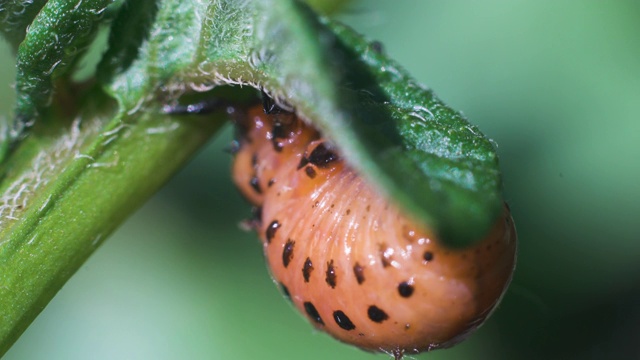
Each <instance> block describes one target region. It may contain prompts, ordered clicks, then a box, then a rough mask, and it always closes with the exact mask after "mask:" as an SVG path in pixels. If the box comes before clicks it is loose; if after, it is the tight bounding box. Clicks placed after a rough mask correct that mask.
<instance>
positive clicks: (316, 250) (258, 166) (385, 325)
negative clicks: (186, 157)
mask: <svg viewBox="0 0 640 360" xmlns="http://www.w3.org/2000/svg"><path fill="white" fill-rule="evenodd" d="M283 116H284V118H285V119H284V121H286V129H287V131H286V132H285V133H286V139H284V140H283V141H282V142H281V144H282V146H275V145H274V143H273V139H274V129H276V130H275V132H277V131H280V130H279V129H278V128H279V127H282V126H283V125H282V124H281V122H283V120H282V119H283ZM241 122H242V125H243V126H244V128H245V131H244V134H243V136H242V138H241V139H240V141H241V148H240V151H239V153H238V154H237V157H236V161H235V164H234V169H233V172H234V179H235V181H236V184H237V185H238V187H239V188H240V190H241V192H242V193H243V194H245V195H246V196H247V198H248V199H250V201H252V202H253V204H254V205H256V206H261V207H262V212H261V219H260V220H261V221H259V225H258V226H257V228H258V229H257V230H258V232H259V234H260V237H261V239H262V241H263V246H264V251H265V255H266V258H267V262H268V264H269V268H270V270H271V273H272V275H273V277H274V278H275V280H276V281H277V282H278V283H280V284H281V286H282V287H283V289H284V290H285V293H287V294H288V295H289V297H290V299H291V301H292V302H293V304H294V305H295V306H296V307H297V308H298V310H299V311H300V312H301V313H302V314H304V315H305V316H306V317H307V318H308V319H309V320H310V321H311V323H312V324H314V326H315V327H317V328H319V329H322V330H324V331H326V332H328V333H329V334H331V335H332V336H334V337H335V338H337V339H339V340H341V341H344V342H347V343H350V344H353V345H356V346H358V347H360V348H363V349H367V350H374V351H387V352H390V353H391V352H393V353H395V354H402V353H416V352H420V351H426V350H431V349H436V348H443V347H449V346H452V345H454V344H456V343H458V342H460V341H462V340H463V339H465V338H466V337H467V336H468V335H469V334H470V333H471V332H472V331H473V330H474V329H476V328H477V327H478V326H480V325H481V324H482V323H483V322H484V320H485V319H486V318H487V316H488V315H489V314H490V312H491V311H492V310H493V309H494V308H495V306H496V305H497V303H498V301H499V299H500V298H501V296H502V294H503V293H504V291H505V289H506V287H507V285H508V283H509V282H510V280H511V275H512V272H513V268H514V264H515V251H516V233H515V227H514V224H513V221H512V219H511V215H510V212H509V209H508V208H507V207H506V206H505V209H504V213H503V215H502V216H501V217H500V218H499V219H497V220H496V222H495V225H494V227H493V229H492V230H491V231H490V233H489V234H488V235H487V236H486V238H485V239H484V240H482V241H480V242H479V243H478V244H477V245H476V246H474V247H472V248H469V249H464V250H452V249H448V248H445V247H443V246H441V245H440V243H439V241H438V239H437V238H436V237H435V236H434V234H432V233H431V232H430V231H429V230H428V229H425V228H423V227H422V226H419V225H418V224H417V223H415V222H413V221H411V220H410V219H408V218H407V217H406V216H404V215H403V214H402V212H401V211H400V210H399V209H398V208H397V207H396V206H394V205H393V204H391V203H389V202H388V201H387V199H385V198H384V197H382V196H380V195H379V194H378V193H377V192H376V191H375V190H374V189H373V188H372V187H371V186H369V185H368V184H366V183H365V182H364V180H363V179H362V178H361V177H360V176H358V174H356V173H355V172H354V171H353V170H352V169H351V168H350V167H349V166H347V165H346V164H345V163H344V161H343V160H342V159H341V158H340V155H339V153H338V152H337V151H336V150H335V149H332V147H331V146H330V145H329V144H328V142H327V141H326V140H324V139H322V138H321V137H320V136H319V134H318V132H317V131H316V130H314V129H312V128H310V127H309V126H306V125H305V124H304V123H303V122H302V121H300V120H298V119H297V118H296V117H295V116H293V115H275V116H270V115H265V114H263V113H261V109H252V110H251V111H250V112H249V116H248V117H247V118H246V119H244V120H241ZM281 134H282V133H281ZM254 178H257V179H258V181H257V183H258V184H259V188H256V186H254V184H255V183H256V181H255V180H253V181H252V180H251V179H254Z"/></svg>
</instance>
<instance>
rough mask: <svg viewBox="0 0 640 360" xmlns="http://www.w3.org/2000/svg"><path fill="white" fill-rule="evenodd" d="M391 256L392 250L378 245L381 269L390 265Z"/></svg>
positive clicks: (383, 245)
mask: <svg viewBox="0 0 640 360" xmlns="http://www.w3.org/2000/svg"><path fill="white" fill-rule="evenodd" d="M392 254H393V249H391V248H387V246H386V245H385V244H381V245H380V261H381V263H382V267H383V268H386V267H388V266H389V265H391V261H393V260H392V259H391V255H392Z"/></svg>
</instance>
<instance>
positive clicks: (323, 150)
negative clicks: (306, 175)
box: [308, 143, 339, 168]
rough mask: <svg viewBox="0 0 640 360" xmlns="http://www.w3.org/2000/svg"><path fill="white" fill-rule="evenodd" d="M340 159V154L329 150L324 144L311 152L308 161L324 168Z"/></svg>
mask: <svg viewBox="0 0 640 360" xmlns="http://www.w3.org/2000/svg"><path fill="white" fill-rule="evenodd" d="M338 159H339V157H338V154H336V153H335V152H333V151H331V150H330V149H328V148H327V147H326V146H325V144H324V143H321V144H319V145H318V146H316V148H315V149H313V151H311V154H310V155H309V159H308V161H309V162H310V163H312V164H313V165H316V166H318V167H321V168H323V167H327V166H328V165H329V164H330V163H331V162H333V161H336V160H338Z"/></svg>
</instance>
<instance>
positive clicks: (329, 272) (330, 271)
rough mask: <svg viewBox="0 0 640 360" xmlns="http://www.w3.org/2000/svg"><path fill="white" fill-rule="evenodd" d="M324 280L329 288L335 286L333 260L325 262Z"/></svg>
mask: <svg viewBox="0 0 640 360" xmlns="http://www.w3.org/2000/svg"><path fill="white" fill-rule="evenodd" d="M325 280H326V281H327V284H328V285H329V286H331V288H333V289H335V288H336V268H335V267H334V266H333V260H331V261H329V262H328V263H327V277H326V279H325Z"/></svg>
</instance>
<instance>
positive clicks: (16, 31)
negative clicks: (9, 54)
mask: <svg viewBox="0 0 640 360" xmlns="http://www.w3.org/2000/svg"><path fill="white" fill-rule="evenodd" d="M46 2H47V0H4V1H3V2H2V4H0V31H1V32H2V34H3V35H4V38H5V39H6V40H7V41H8V42H9V43H10V44H11V45H12V46H13V48H14V49H17V48H18V45H20V43H21V42H22V40H23V39H24V36H25V33H26V29H27V27H28V26H29V24H31V22H32V21H33V19H34V18H35V17H36V15H37V14H38V12H39V11H40V9H42V7H43V6H44V4H45V3H46Z"/></svg>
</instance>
